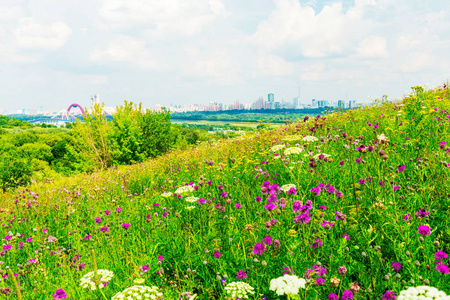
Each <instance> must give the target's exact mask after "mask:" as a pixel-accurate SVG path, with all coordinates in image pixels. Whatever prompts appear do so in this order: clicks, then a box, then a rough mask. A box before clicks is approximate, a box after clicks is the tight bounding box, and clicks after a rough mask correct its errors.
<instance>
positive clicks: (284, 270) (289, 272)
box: [281, 267, 294, 275]
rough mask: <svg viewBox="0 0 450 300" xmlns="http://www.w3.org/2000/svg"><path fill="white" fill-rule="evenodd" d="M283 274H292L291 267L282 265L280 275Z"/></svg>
mask: <svg viewBox="0 0 450 300" xmlns="http://www.w3.org/2000/svg"><path fill="white" fill-rule="evenodd" d="M285 274H288V275H293V274H294V272H293V271H292V269H291V268H286V267H283V270H282V271H281V275H285Z"/></svg>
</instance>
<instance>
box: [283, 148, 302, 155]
mask: <svg viewBox="0 0 450 300" xmlns="http://www.w3.org/2000/svg"><path fill="white" fill-rule="evenodd" d="M302 151H303V149H302V148H299V147H290V148H287V149H286V150H284V154H286V155H289V154H299V153H301V152H302Z"/></svg>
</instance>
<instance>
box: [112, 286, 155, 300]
mask: <svg viewBox="0 0 450 300" xmlns="http://www.w3.org/2000/svg"><path fill="white" fill-rule="evenodd" d="M150 299H163V293H161V292H160V291H159V290H158V288H157V287H156V286H152V287H149V286H144V285H135V286H132V287H129V288H127V289H125V290H124V291H122V292H119V293H117V294H115V295H114V296H113V297H112V298H111V300H150Z"/></svg>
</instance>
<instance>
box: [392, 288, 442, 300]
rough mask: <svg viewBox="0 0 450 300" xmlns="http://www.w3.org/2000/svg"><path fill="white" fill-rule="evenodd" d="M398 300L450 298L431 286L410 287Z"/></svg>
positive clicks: (402, 292)
mask: <svg viewBox="0 0 450 300" xmlns="http://www.w3.org/2000/svg"><path fill="white" fill-rule="evenodd" d="M397 299H398V300H407V299H414V300H416V299H424V300H431V299H443V300H444V299H447V300H450V296H447V295H446V294H445V293H444V292H442V291H439V290H438V289H437V288H435V287H431V286H418V287H410V288H408V289H407V290H403V291H401V292H400V294H399V295H398V298H397Z"/></svg>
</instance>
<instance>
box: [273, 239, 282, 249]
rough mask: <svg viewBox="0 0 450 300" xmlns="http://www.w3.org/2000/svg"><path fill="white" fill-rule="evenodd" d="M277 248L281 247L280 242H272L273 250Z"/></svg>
mask: <svg viewBox="0 0 450 300" xmlns="http://www.w3.org/2000/svg"><path fill="white" fill-rule="evenodd" d="M278 247H281V243H280V241H279V240H275V241H273V248H274V249H276V248H278Z"/></svg>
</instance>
